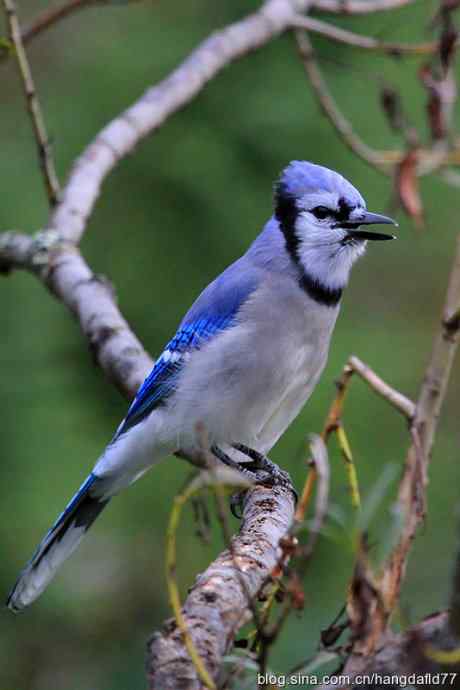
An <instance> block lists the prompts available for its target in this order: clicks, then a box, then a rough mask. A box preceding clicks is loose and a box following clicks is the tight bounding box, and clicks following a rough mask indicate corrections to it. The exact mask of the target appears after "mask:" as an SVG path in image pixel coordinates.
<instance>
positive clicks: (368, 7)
mask: <svg viewBox="0 0 460 690" xmlns="http://www.w3.org/2000/svg"><path fill="white" fill-rule="evenodd" d="M413 2H415V0H313V3H312V8H313V9H315V10H321V11H322V12H332V13H333V14H348V15H349V14H373V13H374V12H388V11H390V10H395V9H397V8H398V7H404V6H405V5H410V4H412V3H413Z"/></svg>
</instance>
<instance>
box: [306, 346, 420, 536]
mask: <svg viewBox="0 0 460 690" xmlns="http://www.w3.org/2000/svg"><path fill="white" fill-rule="evenodd" d="M355 373H356V374H358V375H359V376H360V377H361V378H362V379H363V380H364V381H365V382H366V383H367V384H368V385H369V386H370V387H371V388H372V390H373V391H375V393H377V394H378V395H380V396H381V397H382V398H383V399H384V400H386V401H387V402H389V403H390V405H392V406H393V407H395V408H396V409H397V410H398V411H399V412H401V413H402V414H403V415H404V416H405V417H407V419H408V420H409V421H410V420H412V418H413V417H414V414H415V405H414V403H413V402H412V401H411V400H409V398H406V396H405V395H403V394H402V393H400V392H399V391H397V390H395V389H394V388H392V387H391V386H390V385H389V384H388V383H386V382H385V381H383V379H381V378H380V376H378V375H377V374H376V373H375V371H373V369H371V367H370V366H368V365H367V364H365V363H364V362H362V361H361V360H360V359H359V358H358V357H355V356H351V357H350V358H349V360H348V362H347V363H346V365H345V366H344V368H343V370H342V373H341V375H340V378H339V379H338V380H337V382H336V386H337V394H336V396H335V398H334V400H333V401H332V404H331V407H330V409H329V412H328V414H327V417H326V421H325V423H324V427H323V430H322V432H321V438H322V440H323V441H324V443H326V444H327V442H328V440H329V437H330V435H331V434H332V433H334V432H336V433H338V440H339V445H340V449H341V452H342V455H343V457H344V459H345V461H346V463H347V465H346V466H347V470H348V472H349V483H350V488H351V489H352V496H354V499H353V503H354V505H355V507H357V506H358V505H359V490H358V486H357V480H356V473H355V471H354V466H353V462H352V458H351V451H350V449H349V444H348V441H347V438H346V436H345V431H344V428H343V424H342V414H343V406H344V402H345V396H346V393H347V391H348V386H349V384H350V381H351V379H352V376H353V374H355ZM350 460H351V462H350ZM315 480H316V470H315V468H314V467H310V470H309V472H308V474H307V478H306V480H305V484H304V487H303V490H302V494H301V497H300V500H299V502H298V505H297V509H296V514H295V519H296V522H302V520H303V519H304V515H305V511H306V508H307V505H308V503H309V501H310V498H311V494H312V492H313V486H314V483H315Z"/></svg>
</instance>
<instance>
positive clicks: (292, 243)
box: [275, 182, 350, 307]
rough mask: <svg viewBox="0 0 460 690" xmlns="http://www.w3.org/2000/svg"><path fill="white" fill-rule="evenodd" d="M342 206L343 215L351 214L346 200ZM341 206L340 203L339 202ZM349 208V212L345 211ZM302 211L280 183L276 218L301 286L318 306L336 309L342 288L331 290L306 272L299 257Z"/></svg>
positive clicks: (277, 194)
mask: <svg viewBox="0 0 460 690" xmlns="http://www.w3.org/2000/svg"><path fill="white" fill-rule="evenodd" d="M341 202H343V203H342V205H341V206H339V208H340V209H343V211H339V212H341V213H344V214H345V213H347V216H346V217H347V218H348V213H349V211H350V210H349V208H348V206H347V205H346V202H345V201H344V200H341ZM339 204H340V202H339ZM345 206H347V211H345ZM299 214H300V211H299V209H298V208H297V206H296V203H295V198H294V196H293V195H292V194H290V193H289V191H288V189H287V187H286V185H284V184H283V183H282V182H280V183H279V184H278V185H277V186H276V187H275V218H276V219H277V221H278V223H279V225H280V229H281V232H282V233H283V235H284V239H285V242H286V249H287V251H288V252H289V254H290V256H291V259H292V261H293V262H294V264H295V265H296V266H297V268H298V269H299V274H300V277H299V285H300V287H301V288H302V289H303V290H305V292H306V293H307V295H308V296H309V297H311V299H314V300H315V302H317V303H318V304H322V305H323V306H326V307H335V306H336V305H337V304H338V303H339V301H340V298H341V297H342V289H341V288H336V289H333V288H329V287H327V286H326V285H324V284H323V283H321V282H320V281H318V280H317V279H316V278H313V277H312V276H311V275H309V274H308V273H306V272H305V268H304V267H303V266H302V265H301V263H300V260H299V255H298V248H299V244H300V239H299V237H298V235H297V233H296V230H295V223H296V220H297V218H298V217H299ZM331 215H333V216H335V212H333V211H331Z"/></svg>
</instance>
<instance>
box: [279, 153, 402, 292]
mask: <svg viewBox="0 0 460 690" xmlns="http://www.w3.org/2000/svg"><path fill="white" fill-rule="evenodd" d="M275 217H276V219H277V220H278V223H279V225H280V229H281V231H282V232H283V234H284V237H285V240H286V247H287V249H288V251H289V253H290V254H291V256H292V259H293V260H294V261H295V262H296V263H297V264H298V266H299V268H300V270H301V272H302V274H303V275H304V276H306V277H307V278H309V279H311V280H313V281H314V282H316V283H318V284H319V285H322V286H324V287H325V288H326V289H327V290H332V291H334V290H342V288H343V287H344V286H345V285H346V283H347V280H348V275H349V272H350V269H351V267H352V265H353V263H354V262H355V261H356V259H358V257H360V256H361V255H362V254H363V253H364V251H365V248H366V245H367V242H368V241H369V240H390V239H394V236H393V235H387V234H383V233H378V232H369V231H367V230H361V229H360V227H361V226H363V225H380V224H385V225H386V224H388V225H397V223H396V222H395V221H394V220H392V219H391V218H388V217H387V216H382V215H380V214H378V213H370V212H369V211H368V210H367V208H366V202H365V201H364V199H363V197H362V196H361V194H360V193H359V192H358V190H357V189H355V187H353V185H352V184H350V182H348V180H346V179H345V178H344V177H342V175H339V173H336V172H334V171H333V170H329V169H328V168H324V167H322V166H320V165H313V163H308V162H307V161H293V162H292V163H290V164H289V165H288V166H287V167H286V168H285V169H284V170H283V172H282V173H281V176H280V178H279V180H278V182H277V184H276V187H275Z"/></svg>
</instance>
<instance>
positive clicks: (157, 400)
mask: <svg viewBox="0 0 460 690" xmlns="http://www.w3.org/2000/svg"><path fill="white" fill-rule="evenodd" d="M243 266H244V263H243V265H242V259H239V260H238V261H237V262H235V263H234V264H232V265H231V266H229V267H228V268H227V269H226V270H225V271H224V272H223V273H222V274H221V275H220V276H219V277H218V278H216V280H214V281H213V282H212V283H211V284H210V285H208V287H207V288H206V289H205V290H204V291H203V292H202V293H201V295H200V296H199V297H198V299H197V300H196V302H195V303H194V304H193V306H192V307H191V308H190V310H189V311H188V312H187V314H186V315H185V317H184V319H183V320H182V322H181V324H180V326H179V329H178V331H177V333H176V334H175V336H174V338H172V340H170V341H169V343H168V344H167V345H166V347H165V349H164V350H163V353H162V354H161V356H160V357H159V358H158V359H157V361H156V363H155V366H154V367H153V369H152V371H151V372H150V374H149V375H148V376H147V378H146V379H145V381H144V383H143V384H142V386H141V387H140V389H139V391H138V393H137V395H136V397H135V399H134V401H133V403H132V404H131V407H130V408H129V410H128V414H127V415H126V418H125V419H124V421H123V423H122V424H121V426H120V428H119V429H118V431H117V433H116V436H115V439H116V438H118V437H119V436H120V434H123V433H125V432H126V431H128V430H129V429H131V428H132V427H133V426H135V425H136V424H138V423H139V422H140V421H142V420H143V419H145V417H147V416H148V415H149V414H150V413H151V412H152V410H154V409H155V408H156V407H158V406H159V405H162V404H164V403H165V401H166V400H167V399H168V397H169V396H170V395H171V393H172V392H173V391H174V388H175V385H176V381H177V375H178V374H179V372H180V370H181V368H182V367H183V366H184V364H185V362H186V359H187V358H186V356H185V355H186V354H187V353H188V352H192V351H193V350H197V349H199V348H200V347H201V346H202V345H203V343H205V342H208V341H209V340H210V339H211V338H213V337H215V336H216V335H217V334H218V333H221V332H222V331H223V330H225V329H226V328H229V327H231V326H232V325H233V324H234V323H235V319H236V317H237V314H238V311H239V309H240V307H241V306H242V304H244V302H245V301H246V300H247V298H248V297H249V296H250V295H251V293H252V292H253V291H254V290H255V288H256V287H257V283H258V280H257V277H256V274H255V273H254V272H252V273H249V272H246V271H244V270H241V269H242V268H243Z"/></svg>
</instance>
